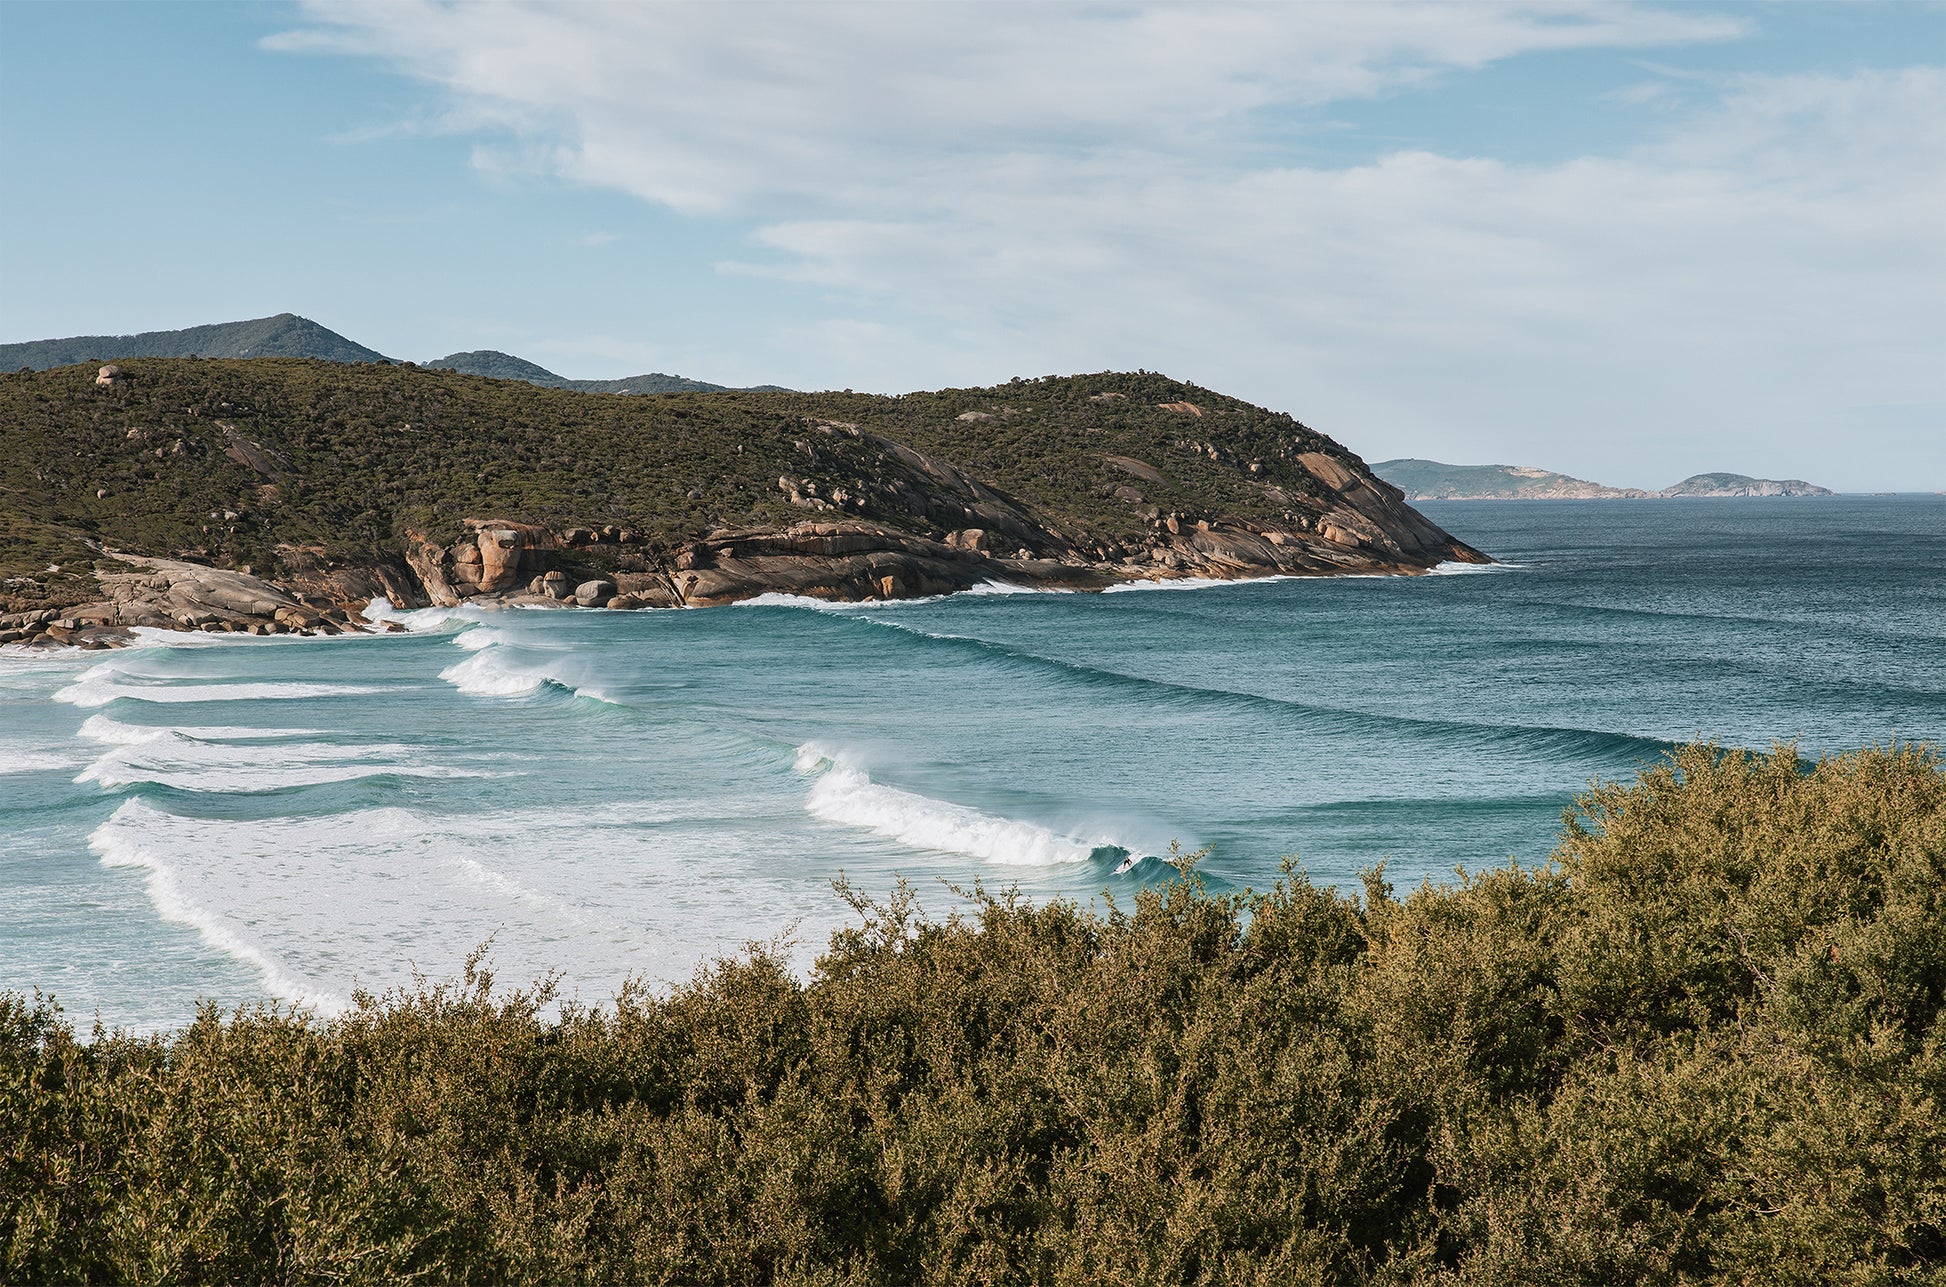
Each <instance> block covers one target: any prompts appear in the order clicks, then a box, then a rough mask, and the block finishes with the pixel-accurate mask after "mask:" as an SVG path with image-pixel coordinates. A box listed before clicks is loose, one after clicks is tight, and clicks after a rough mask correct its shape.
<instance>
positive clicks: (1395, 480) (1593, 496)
mask: <svg viewBox="0 0 1946 1287" xmlns="http://www.w3.org/2000/svg"><path fill="white" fill-rule="evenodd" d="M1372 472H1373V473H1375V474H1377V475H1378V476H1379V477H1380V478H1383V479H1384V480H1385V481H1386V482H1388V483H1390V484H1392V485H1393V486H1394V487H1396V488H1398V489H1399V490H1400V491H1402V492H1404V493H1405V496H1406V499H1407V500H1410V501H1424V500H1647V499H1655V498H1664V497H1677V496H1704V497H1717V498H1728V497H1737V496H1831V495H1835V493H1833V492H1832V491H1831V490H1830V489H1829V488H1826V487H1819V486H1818V485H1817V484H1815V483H1807V482H1805V481H1804V480H1803V479H1801V478H1784V479H1777V478H1752V477H1750V476H1749V475H1747V474H1728V473H1717V474H1694V475H1691V476H1690V477H1688V478H1685V479H1683V480H1682V481H1681V482H1679V483H1676V484H1674V485H1672V486H1669V487H1664V488H1662V489H1661V490H1659V491H1644V490H1642V489H1641V488H1639V487H1608V486H1605V485H1603V484H1601V483H1591V482H1589V481H1588V480H1587V479H1585V478H1575V477H1573V476H1571V475H1568V474H1557V473H1553V472H1551V471H1549V470H1545V469H1535V468H1532V467H1530V466H1523V465H1448V464H1444V463H1442V462H1440V461H1437V460H1417V459H1412V458H1404V459H1399V460H1381V461H1379V462H1378V463H1377V464H1375V465H1373V466H1372Z"/></svg>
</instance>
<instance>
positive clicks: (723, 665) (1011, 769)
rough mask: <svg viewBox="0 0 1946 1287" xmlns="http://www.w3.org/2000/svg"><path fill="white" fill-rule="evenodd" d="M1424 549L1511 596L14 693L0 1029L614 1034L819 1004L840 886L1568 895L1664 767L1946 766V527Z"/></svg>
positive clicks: (1933, 500)
mask: <svg viewBox="0 0 1946 1287" xmlns="http://www.w3.org/2000/svg"><path fill="white" fill-rule="evenodd" d="M1420 508H1421V509H1422V510H1423V511H1424V512H1425V513H1426V514H1428V515H1429V516H1430V517H1431V518H1432V519H1433V520H1434V521H1435V522H1437V523H1440V524H1441V525H1443V526H1445V527H1446V528H1447V529H1448V530H1450V531H1451V532H1453V533H1454V534H1455V535H1456V536H1458V537H1460V538H1461V539H1462V540H1465V541H1467V542H1469V543H1471V544H1473V545H1475V546H1477V547H1479V548H1481V549H1484V550H1486V551H1488V552H1489V553H1491V554H1493V555H1495V556H1496V557H1498V558H1500V559H1502V560H1504V563H1503V564H1502V565H1500V566H1495V567H1491V568H1473V567H1460V566H1449V567H1446V568H1442V569H1441V570H1440V571H1439V572H1438V573H1435V574H1433V575H1430V576H1423V577H1359V578H1334V579H1289V580H1267V581H1254V582H1237V583H1226V584H1216V585H1172V586H1167V587H1158V588H1145V589H1131V590H1125V591H1120V592H1114V593H1108V594H1056V593H1039V592H1017V591H1009V590H1008V589H1007V588H1005V587H989V588H988V590H987V591H984V592H975V593H970V594H966V595H960V596H955V597H951V598H946V599H939V600H931V601H920V602H910V603H895V604H872V605H859V606H834V605H828V604H816V603H810V602H802V601H791V600H761V601H756V602H753V603H750V604H744V605H738V606H736V607H730V608H717V609H707V610H702V611H663V612H635V613H617V612H603V611H598V610H597V611H574V610H542V609H527V610H477V609H471V608H468V609H455V610H445V609H427V610H421V611H417V612H393V613H391V615H392V617H393V618H394V619H396V620H399V621H401V622H402V623H404V624H405V625H407V626H408V627H409V630H408V632H407V633H403V634H393V635H384V636H374V637H347V638H340V639H290V638H265V639H256V638H245V637H234V636H219V637H211V636H200V635H199V636H171V635H163V634H150V635H148V636H147V637H146V639H145V642H144V644H143V645H142V646H140V647H136V648H131V649H126V650H122V651H118V652H114V653H89V654H77V655H72V656H58V657H55V656H48V655H46V654H22V653H20V652H19V651H18V650H12V649H6V650H0V987H7V988H13V989H20V990H31V989H33V988H36V987H38V988H40V989H42V990H44V991H47V992H51V993H53V994H54V995H56V996H57V997H58V998H59V999H60V1000H61V1002H62V1004H63V1005H64V1006H65V1007H66V1008H67V1010H68V1011H69V1013H70V1014H71V1015H72V1016H75V1017H77V1018H78V1019H80V1020H81V1021H82V1023H83V1025H84V1026H85V1025H86V1022H87V1020H88V1018H89V1017H90V1016H99V1018H100V1020H101V1021H102V1022H103V1023H105V1024H107V1025H109V1026H111V1027H112V1026H126V1027H130V1028H135V1029H141V1030H152V1029H160V1028H168V1027H173V1026H178V1025H181V1024H183V1023H186V1022H187V1021H188V1020H190V1019H191V1018H192V1017H193V1016H194V1014H195V1012H196V1006H197V1003H198V1001H199V999H208V1000H213V1001H215V1002H217V1003H219V1004H221V1005H223V1006H226V1007H227V1006H232V1005H235V1004H237V1003H241V1002H250V1001H257V1000H264V999H273V998H274V999H279V1000H285V1001H294V1002H299V1003H302V1004H305V1005H309V1006H312V1007H314V1008H316V1010H317V1011H318V1012H320V1013H332V1012H335V1011H337V1010H339V1009H341V1008H342V1007H344V1006H346V1005H347V1004H350V1002H351V1000H352V997H353V995H354V993H355V992H356V991H358V990H360V989H364V990H368V991H371V992H378V993H382V992H383V991H385V990H386V989H388V988H392V987H395V986H400V985H402V984H407V983H409V982H410V981H411V980H412V979H413V978H414V977H415V975H419V976H424V977H428V978H432V979H435V980H436V979H441V978H446V977H451V976H453V975H455V974H457V973H458V972H459V970H460V968H461V966H462V963H463V962H464V960H465V959H466V957H467V956H468V954H469V953H470V952H471V951H473V950H474V949H475V948H477V947H479V946H480V945H482V944H485V945H486V951H487V958H488V960H489V961H490V962H491V964H492V966H493V968H494V970H495V973H496V977H497V978H498V979H499V980H500V981H501V982H502V983H505V984H525V983H528V982H531V981H533V980H535V979H538V978H540V977H542V976H544V975H548V974H555V975H557V976H558V978H559V980H560V983H561V988H562V991H563V993H564V994H565V995H568V996H572V997H577V998H579V999H580V1000H581V1001H583V1002H587V1003H599V1002H601V1001H604V1000H606V999H607V998H609V997H611V996H612V995H613V994H614V992H615V990H616V989H617V988H618V987H619V986H620V985H621V983H622V981H623V980H624V979H626V978H629V977H632V976H633V977H641V978H644V979H646V980H649V981H651V982H657V983H665V982H670V981H679V980H682V979H684V978H687V977H689V975H690V974H691V973H692V971H693V970H694V969H695V968H696V966H697V965H698V964H699V963H701V962H705V961H707V960H709V959H711V958H713V957H716V956H718V955H721V954H723V953H728V952H735V951H738V950H740V949H741V947H742V946H743V945H744V944H746V943H752V942H766V943H778V944H780V945H782V950H784V951H786V952H788V953H790V954H791V955H792V956H793V958H794V959H795V960H797V961H798V962H800V963H801V964H804V965H808V964H809V963H810V962H811V961H812V960H813V959H814V957H815V956H816V954H817V952H818V951H819V949H820V948H821V946H822V944H823V943H824V942H825V941H826V940H827V938H828V936H829V934H830V932H831V931H832V930H833V929H834V928H835V927H837V926H839V925H842V924H845V923H847V922H848V920H849V919H850V915H851V914H850V912H849V909H848V908H847V906H846V904H845V903H844V902H843V900H842V899H841V898H840V897H839V896H838V894H837V893H836V892H835V891H834V889H833V882H834V881H836V880H838V879H840V878H842V879H844V880H847V881H849V882H850V883H851V884H852V886H854V887H855V888H857V889H859V890H860V891H862V892H864V893H867V894H871V895H876V896H882V895H884V894H885V893H887V892H888V891H889V890H890V889H891V888H892V887H893V886H894V884H895V882H896V881H898V880H899V879H904V880H906V881H908V882H910V884H911V885H912V887H913V888H914V890H915V891H916V892H917V894H918V897H919V901H920V904H921V905H922V906H923V907H924V908H925V909H926V910H927V911H928V912H930V913H932V914H934V915H945V914H948V913H950V912H951V911H952V910H954V909H955V908H956V907H961V906H964V905H965V903H964V893H963V891H965V890H968V889H970V888H971V887H972V886H973V885H974V884H975V883H979V884H983V885H984V886H985V887H986V888H988V889H991V890H1001V889H1006V888H1008V887H1017V888H1018V889H1019V891H1020V892H1021V893H1022V894H1023V895H1024V896H1026V897H1029V898H1034V899H1047V898H1071V899H1076V900H1080V901H1086V902H1093V903H1095V904H1096V905H1098V906H1099V905H1103V900H1104V899H1115V900H1118V901H1120V902H1122V903H1123V904H1124V905H1125V904H1126V902H1127V900H1128V899H1129V898H1131V897H1132V896H1133V894H1134V893H1135V892H1136V891H1138V890H1139V889H1141V888H1142V887H1143V886H1144V885H1147V884H1153V883H1155V882H1158V881H1161V880H1164V879H1167V878H1169V877H1170V876H1172V875H1173V871H1172V869H1171V868H1169V867H1168V866H1167V865H1165V864H1164V863H1163V862H1162V861H1160V860H1159V856H1160V855H1166V854H1167V853H1168V852H1169V849H1170V846H1171V845H1172V844H1173V845H1177V846H1179V847H1180V848H1181V849H1183V850H1185V851H1194V850H1199V849H1205V848H1207V850H1208V856H1207V857H1206V858H1205V859H1204V860H1203V863H1202V865H1201V867H1200V868H1199V870H1200V871H1201V872H1202V873H1203V874H1204V876H1205V877H1206V879H1207V880H1208V881H1209V883H1210V885H1211V886H1212V887H1213V888H1216V889H1219V890H1221V889H1243V888H1257V889H1262V888H1266V887H1268V886H1269V885H1271V884H1272V883H1274V882H1275V881H1277V880H1278V879H1279V878H1280V873H1281V872H1282V871H1283V869H1284V867H1285V865H1286V864H1287V863H1290V864H1294V865H1295V867H1296V868H1297V869H1298V870H1300V871H1302V872H1303V873H1304V874H1305V875H1306V876H1307V877H1308V878H1309V879H1311V880H1313V881H1317V882H1321V883H1329V884H1334V885H1339V886H1343V887H1346V888H1355V887H1356V886H1357V884H1358V881H1359V873H1361V872H1362V871H1365V870H1367V869H1370V868H1373V867H1376V866H1378V865H1379V864H1384V870H1385V874H1386V878H1387V879H1388V880H1390V881H1391V882H1392V883H1393V885H1394V886H1395V887H1396V888H1399V889H1405V888H1409V887H1411V886H1413V885H1416V884H1418V883H1419V882H1421V881H1425V880H1433V881H1442V880H1449V879H1452V878H1453V876H1454V872H1455V870H1456V869H1457V868H1461V867H1464V868H1467V869H1475V870H1477V869H1480V868H1484V867H1490V866H1495V865H1500V864H1504V863H1506V862H1507V861H1508V860H1509V859H1517V860H1519V861H1521V862H1522V863H1527V864H1535V863H1540V862H1542V861H1545V859H1546V858H1547V855H1548V853H1549V851H1550V850H1551V848H1552V846H1553V843H1554V838H1555V835H1556V832H1557V831H1558V829H1559V827H1560V824H1561V817H1562V811H1563V810H1564V809H1565V808H1568V807H1570V806H1571V804H1572V802H1573V798H1574V796H1575V794H1576V793H1577V792H1578V791H1580V790H1583V789H1584V788H1585V787H1586V786H1587V785H1588V784H1589V783H1590V782H1591V781H1595V780H1599V779H1611V778H1618V777H1621V778H1626V777H1629V776H1632V775H1633V774H1634V773H1635V772H1636V770H1637V769H1638V768H1639V767H1640V766H1642V765H1644V764H1651V763H1655V762H1657V761H1658V760H1659V759H1660V758H1661V756H1662V754H1663V752H1664V751H1665V750H1666V749H1667V748H1668V747H1669V746H1670V745H1671V744H1672V743H1674V742H1677V741H1681V740H1687V739H1692V738H1703V739H1710V740H1714V741H1717V742H1719V743H1721V744H1723V745H1726V746H1748V747H1757V748H1768V747H1769V746H1770V745H1772V744H1773V743H1775V742H1779V741H1791V742H1795V743H1797V744H1798V746H1799V747H1800V748H1801V749H1802V750H1803V751H1805V752H1806V753H1810V754H1815V753H1818V752H1823V751H1841V750H1845V749H1848V748H1852V747H1856V746H1859V745H1861V744H1864V743H1867V742H1881V743H1883V742H1889V741H1891V740H1893V739H1898V740H1901V741H1933V742H1938V741H1940V740H1941V739H1942V738H1946V664H1942V659H1946V498H1942V497H1938V496H1916V495H1915V496H1896V497H1840V498H1834V499H1815V500H1791V501H1784V500H1750V501H1721V500H1690V501H1681V500H1666V501H1618V502H1599V501H1595V502H1590V501H1555V502H1547V501H1527V502H1446V503H1428V504H1424V505H1422V506H1421V507H1420ZM380 611H383V609H380Z"/></svg>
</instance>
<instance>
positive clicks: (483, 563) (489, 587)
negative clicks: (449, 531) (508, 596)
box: [478, 527, 526, 594]
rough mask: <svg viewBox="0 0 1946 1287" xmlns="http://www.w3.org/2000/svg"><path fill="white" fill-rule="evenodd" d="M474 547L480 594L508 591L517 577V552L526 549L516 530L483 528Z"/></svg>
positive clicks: (518, 560) (523, 539)
mask: <svg viewBox="0 0 1946 1287" xmlns="http://www.w3.org/2000/svg"><path fill="white" fill-rule="evenodd" d="M478 543H479V549H480V583H479V584H480V591H481V593H483V594H498V593H499V592H500V591H502V590H505V589H508V588H510V587H511V586H512V585H513V584H514V582H515V581H516V580H517V579H518V578H519V576H520V552H521V550H523V549H524V548H526V540H525V537H524V536H523V534H522V533H521V531H520V529H518V528H513V527H483V528H481V529H480V535H479V538H478Z"/></svg>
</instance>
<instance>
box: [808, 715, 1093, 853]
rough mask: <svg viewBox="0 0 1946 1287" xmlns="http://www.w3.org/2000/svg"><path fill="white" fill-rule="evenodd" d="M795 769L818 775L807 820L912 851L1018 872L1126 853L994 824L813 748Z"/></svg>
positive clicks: (1026, 826)
mask: <svg viewBox="0 0 1946 1287" xmlns="http://www.w3.org/2000/svg"><path fill="white" fill-rule="evenodd" d="M797 770H798V772H800V773H817V774H819V775H820V776H819V777H818V780H817V782H816V783H815V784H814V785H813V786H812V787H811V791H810V794H809V795H807V796H806V797H805V800H804V808H805V811H806V812H807V813H809V814H810V815H811V816H812V817H814V818H821V819H823V820H824V821H826V822H835V823H838V824H840V825H843V826H849V827H860V828H863V829H864V830H866V831H870V832H871V833H873V834H874V835H879V836H884V837H885V838H886V839H888V840H896V841H898V842H899V843H900V844H903V845H910V846H912V847H913V848H915V849H931V850H934V851H936V852H939V853H952V854H964V855H966V856H967V857H970V858H978V859H980V860H982V861H984V862H991V863H998V864H1001V865H1004V866H1022V867H1046V866H1052V865H1054V864H1056V863H1073V862H1086V861H1088V860H1089V859H1090V858H1093V857H1096V856H1097V855H1098V854H1100V853H1101V851H1103V850H1112V851H1113V853H1112V855H1109V856H1113V857H1116V858H1120V857H1124V856H1126V854H1127V850H1126V849H1125V848H1124V847H1123V846H1121V845H1118V844H1117V843H1116V842H1115V841H1114V840H1112V839H1110V838H1108V837H1106V836H1102V837H1097V838H1094V839H1079V838H1076V837H1074V836H1066V835H1061V834H1059V833H1058V832H1055V831H1053V830H1051V829H1049V828H1047V827H1043V826H1040V825H1039V824H1037V823H1032V822H1021V821H1017V820H1015V819H1012V818H997V817H994V816H993V815H992V814H988V813H982V812H981V811H980V810H978V809H973V808H969V807H967V806H966V805H963V804H953V803H950V802H948V801H945V800H934V799H932V798H931V797H929V796H923V795H919V794H918V793H916V792H913V791H906V790H903V789H901V788H899V787H891V786H885V785H884V784H882V783H878V782H874V781H872V779H871V777H870V776H869V775H868V774H866V773H865V772H864V771H863V770H861V769H859V768H857V767H855V766H853V765H851V764H848V763H846V762H845V761H844V760H843V759H842V758H840V757H838V756H836V755H835V754H833V753H831V752H828V751H826V750H824V749H823V748H821V747H819V746H818V745H817V744H815V743H806V744H805V745H804V746H801V747H799V748H798V750H797Z"/></svg>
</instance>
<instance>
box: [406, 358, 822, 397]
mask: <svg viewBox="0 0 1946 1287" xmlns="http://www.w3.org/2000/svg"><path fill="white" fill-rule="evenodd" d="M425 365H426V366H428V367H431V368H433V369H434V370H440V369H448V370H453V371H458V372H459V373H460V374H461V375H479V376H485V377H487V378H488V379H491V380H525V381H527V383H529V384H538V385H540V386H541V387H543V388H547V389H573V390H574V391H575V392H577V393H727V392H729V391H730V390H731V388H732V386H731V385H727V384H711V383H709V382H708V381H707V380H691V379H689V378H688V377H686V376H680V375H664V374H663V373H662V372H660V371H651V372H649V373H648V374H646V375H631V376H625V377H623V378H622V379H620V380H570V379H568V378H567V377H565V376H559V375H556V374H554V372H552V371H550V370H548V369H547V368H546V367H544V366H538V365H536V364H535V363H532V362H529V361H528V360H527V359H526V358H519V357H515V356H514V355H513V354H511V353H502V352H500V351H499V350H497V349H474V350H473V351H471V352H469V353H449V354H447V355H446V356H445V357H443V358H434V359H433V360H432V361H430V362H427V363H425ZM755 388H756V390H757V391H761V392H779V391H785V392H787V390H780V389H779V386H777V385H774V384H760V385H757V386H755ZM746 392H749V390H746Z"/></svg>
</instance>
